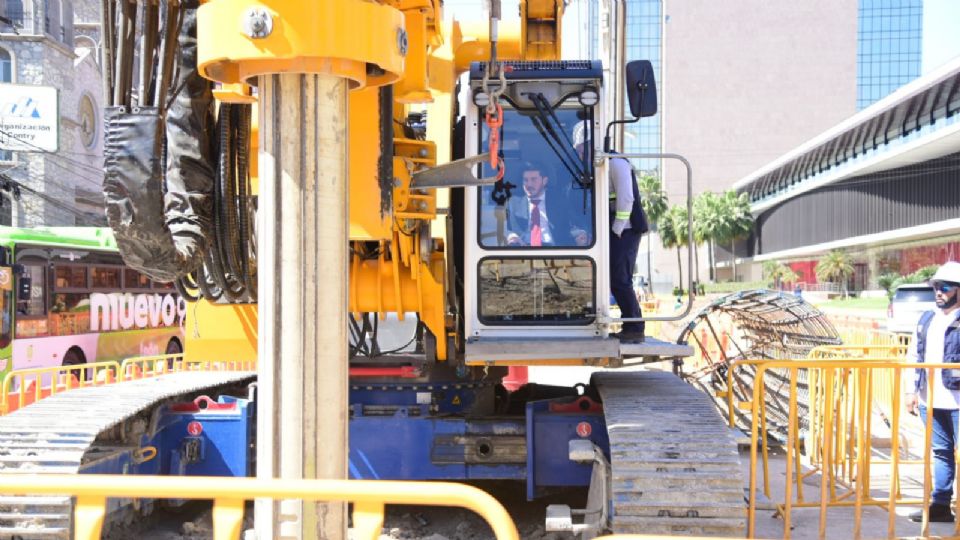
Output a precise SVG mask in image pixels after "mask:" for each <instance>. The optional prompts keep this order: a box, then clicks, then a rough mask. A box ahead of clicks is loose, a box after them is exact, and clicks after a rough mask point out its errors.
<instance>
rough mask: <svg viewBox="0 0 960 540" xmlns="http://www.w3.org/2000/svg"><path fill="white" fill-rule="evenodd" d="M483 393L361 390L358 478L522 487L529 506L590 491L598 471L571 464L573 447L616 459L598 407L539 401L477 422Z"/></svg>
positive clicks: (354, 448) (355, 453) (355, 404)
mask: <svg viewBox="0 0 960 540" xmlns="http://www.w3.org/2000/svg"><path fill="white" fill-rule="evenodd" d="M481 391H482V389H479V388H474V387H471V385H468V384H467V385H464V384H460V385H458V384H455V383H451V384H437V383H432V384H429V385H427V384H423V385H416V384H414V385H409V384H407V385H404V387H400V386H388V385H381V384H370V385H362V386H354V389H353V390H352V391H351V393H350V403H351V406H350V410H351V418H350V457H349V473H350V477H351V478H357V479H384V480H387V479H389V480H488V479H489V480H493V479H496V480H518V481H524V482H525V483H526V492H527V497H528V498H529V499H534V498H537V497H539V496H541V495H544V494H546V493H547V492H548V491H549V489H550V488H557V487H571V486H582V487H586V486H589V484H590V475H591V471H592V466H591V465H590V464H581V463H575V462H572V461H570V459H569V457H568V441H570V440H572V439H583V438H587V439H590V440H592V441H593V442H594V443H595V444H597V445H598V446H599V447H600V448H601V449H603V451H604V452H605V453H606V454H608V456H609V441H608V438H607V432H606V426H605V424H604V417H603V412H602V410H601V408H600V407H599V405H598V404H596V403H594V402H592V401H591V400H589V399H587V398H584V397H564V398H556V399H546V400H538V401H531V402H529V403H527V404H526V406H525V410H524V412H523V413H522V414H513V415H506V414H503V415H487V416H476V415H471V414H470V413H469V405H472V404H475V403H477V402H479V401H481V400H482V397H481V396H480V392H481ZM578 428H579V430H578Z"/></svg>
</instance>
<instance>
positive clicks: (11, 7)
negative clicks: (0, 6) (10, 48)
mask: <svg viewBox="0 0 960 540" xmlns="http://www.w3.org/2000/svg"><path fill="white" fill-rule="evenodd" d="M4 4H5V6H4V7H5V8H6V9H5V10H4V12H3V16H4V17H6V18H7V24H9V25H11V26H13V27H14V28H23V0H4Z"/></svg>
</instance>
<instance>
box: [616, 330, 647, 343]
mask: <svg viewBox="0 0 960 540" xmlns="http://www.w3.org/2000/svg"><path fill="white" fill-rule="evenodd" d="M610 337H612V338H614V339H619V340H620V343H643V341H644V339H645V338H644V335H643V331H639V332H638V331H635V330H634V331H631V330H624V331H622V332H615V333H611V334H610Z"/></svg>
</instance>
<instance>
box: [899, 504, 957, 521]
mask: <svg viewBox="0 0 960 540" xmlns="http://www.w3.org/2000/svg"><path fill="white" fill-rule="evenodd" d="M909 518H910V521H912V522H914V523H921V522H922V521H923V510H917V511H916V512H914V513H912V514H910V516H909ZM930 523H953V512H951V511H950V505H948V504H936V503H934V504H931V505H930Z"/></svg>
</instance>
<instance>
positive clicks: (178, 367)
mask: <svg viewBox="0 0 960 540" xmlns="http://www.w3.org/2000/svg"><path fill="white" fill-rule="evenodd" d="M256 370H257V361H256V360H185V359H184V358H183V355H182V354H163V355H155V356H138V357H134V358H127V359H126V360H123V361H122V362H115V361H108V362H94V363H90V364H77V365H70V366H54V367H45V368H31V369H18V370H14V371H11V372H9V373H7V375H6V376H5V377H4V378H3V381H2V383H0V416H3V415H6V414H9V413H11V412H13V411H15V410H17V409H20V408H23V407H25V406H27V405H30V404H32V403H35V402H37V401H40V400H41V399H44V398H46V397H50V396H53V395H56V394H58V393H62V392H65V391H67V390H70V389H73V388H84V387H87V386H100V385H105V384H114V383H117V382H123V381H130V380H134V379H143V378H149V377H157V376H160V375H164V374H167V373H175V372H179V371H250V372H254V371H256Z"/></svg>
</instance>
